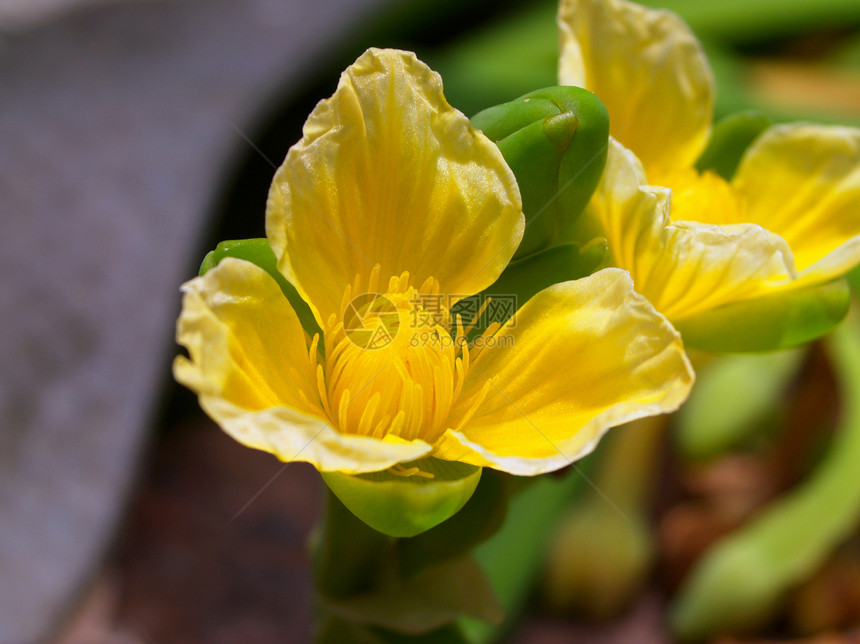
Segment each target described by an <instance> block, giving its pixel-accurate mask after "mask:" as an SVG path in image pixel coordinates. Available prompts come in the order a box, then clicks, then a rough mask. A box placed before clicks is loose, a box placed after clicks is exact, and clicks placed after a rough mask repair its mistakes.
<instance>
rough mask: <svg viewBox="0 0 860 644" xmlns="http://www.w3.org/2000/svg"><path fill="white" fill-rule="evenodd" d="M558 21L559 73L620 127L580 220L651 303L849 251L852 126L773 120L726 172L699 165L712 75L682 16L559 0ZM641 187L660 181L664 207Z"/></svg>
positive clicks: (857, 164)
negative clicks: (603, 240)
mask: <svg viewBox="0 0 860 644" xmlns="http://www.w3.org/2000/svg"><path fill="white" fill-rule="evenodd" d="M559 26H560V29H561V63H560V81H561V83H562V84H566V85H578V86H582V87H585V88H587V89H589V90H591V91H593V92H594V93H595V94H596V95H597V96H598V98H600V99H601V100H602V101H603V102H604V104H605V105H606V107H607V109H608V111H609V118H610V126H611V129H612V132H613V133H614V136H615V138H616V139H617V142H615V143H613V144H612V145H611V146H610V150H609V157H610V161H609V164H608V166H607V171H606V173H605V174H604V177H603V182H604V185H603V186H602V187H601V188H600V189H599V190H598V196H597V198H596V199H595V200H594V202H593V203H592V206H591V208H590V212H589V216H590V217H591V218H592V219H591V224H592V225H596V227H597V229H598V230H600V231H602V232H601V234H604V235H605V236H606V237H607V238H608V239H609V241H610V252H611V253H612V255H613V262H612V263H613V264H614V265H616V266H620V267H621V268H625V269H627V270H629V271H630V273H631V275H632V276H633V280H634V282H635V284H636V290H637V291H638V292H639V293H642V294H643V295H645V296H646V297H647V298H648V299H649V300H650V301H651V302H652V303H653V304H654V305H655V307H656V308H657V310H659V311H660V312H661V313H663V314H665V315H666V316H667V317H668V318H669V319H670V320H672V321H673V322H680V321H683V320H686V319H689V318H693V317H695V316H698V315H701V314H702V313H703V312H707V311H710V310H713V309H715V308H716V307H719V306H722V305H725V304H730V303H734V302H740V301H747V300H751V299H754V298H758V297H761V296H765V295H769V294H774V293H781V292H785V291H786V290H787V289H794V288H797V287H799V286H809V285H815V284H822V283H825V282H828V281H830V280H833V279H835V278H837V277H839V276H841V275H843V274H844V273H846V272H847V271H848V270H849V269H851V268H852V267H853V266H854V265H855V264H857V263H858V261H860V130H857V129H855V128H848V127H833V126H831V127H828V126H821V125H812V124H805V123H797V124H790V125H779V126H775V127H772V128H770V129H768V130H767V131H765V133H764V134H762V135H761V136H760V137H758V139H756V140H755V142H754V143H753V144H752V146H751V147H750V148H749V149H748V150H747V151H746V153H745V155H744V157H743V159H742V161H741V163H740V165H739V167H738V169H737V171H736V173H735V175H734V177H733V178H732V180H731V181H730V182H727V181H725V180H724V179H722V178H721V177H719V176H718V175H716V174H715V173H712V172H710V171H706V172H704V173H701V174H700V173H698V172H697V171H696V170H695V169H694V168H693V164H694V163H695V161H696V159H697V158H698V157H699V155H700V154H701V153H702V151H703V149H704V147H705V145H706V144H707V142H708V139H709V136H710V128H711V120H712V116H713V103H714V81H713V77H712V75H711V71H710V68H709V66H708V61H707V59H706V58H705V55H704V53H703V51H702V48H701V46H700V44H699V42H698V41H697V40H696V38H695V36H694V35H693V34H692V32H691V31H690V29H689V28H688V27H687V25H686V24H684V23H683V21H682V20H681V19H680V18H679V17H678V16H676V15H675V14H673V13H670V12H668V11H664V10H655V9H649V8H645V7H642V6H639V5H636V4H633V3H630V2H626V1H625V0H562V2H561V8H560V12H559ZM619 143H621V144H623V146H622V145H619ZM625 147H626V148H628V149H629V150H630V151H632V152H633V153H634V154H635V157H634V156H633V155H631V154H630V153H629V152H627V150H625ZM637 157H638V159H639V160H641V165H640V163H639V161H637ZM646 177H647V179H646ZM619 184H625V185H627V191H626V192H624V193H623V194H624V196H623V198H621V197H620V195H621V194H622V192H619V191H618V190H617V186H618V185H619ZM652 186H666V187H668V188H670V189H671V217H670V216H669V206H668V202H669V199H670V194H669V193H668V192H667V191H666V190H664V189H662V188H655V187H652Z"/></svg>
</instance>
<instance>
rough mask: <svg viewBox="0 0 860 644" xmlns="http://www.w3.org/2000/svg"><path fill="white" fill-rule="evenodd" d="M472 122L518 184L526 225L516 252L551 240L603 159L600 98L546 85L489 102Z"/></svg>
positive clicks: (580, 202) (588, 189)
mask: <svg viewBox="0 0 860 644" xmlns="http://www.w3.org/2000/svg"><path fill="white" fill-rule="evenodd" d="M472 124H473V125H474V126H475V127H477V128H479V129H481V130H483V132H484V134H486V135H487V136H488V137H489V138H490V139H492V140H493V141H495V142H496V144H497V145H498V146H499V150H501V152H502V155H503V156H504V157H505V161H506V162H507V163H508V165H509V166H510V168H511V170H513V172H514V175H515V176H516V178H517V184H518V185H519V187H520V193H521V194H522V198H523V212H524V213H525V216H526V230H525V234H524V235H523V239H522V242H521V243H520V246H519V248H518V249H517V253H516V255H515V257H524V256H526V255H529V254H531V253H534V252H535V251H538V250H540V249H543V248H546V247H548V246H550V245H551V244H552V243H553V241H554V240H555V239H556V238H557V236H558V234H559V231H560V230H561V229H562V228H565V227H567V226H568V225H569V220H571V219H573V218H575V217H577V216H578V215H579V214H580V213H581V212H582V210H583V209H584V208H585V205H586V204H587V203H588V200H589V199H590V198H591V195H592V194H593V193H594V190H595V189H596V188H597V183H598V181H599V180H600V176H601V174H602V173H603V168H604V166H605V165H606V154H607V143H608V140H609V115H608V114H607V112H606V108H605V107H604V105H603V103H601V102H600V100H599V99H598V98H597V97H596V96H595V95H594V94H592V93H591V92H589V91H588V90H585V89H583V88H581V87H548V88H545V89H541V90H538V91H535V92H530V93H529V94H526V95H525V96H521V97H520V98H518V99H516V100H514V101H511V102H509V103H503V104H502V105H496V106H494V107H491V108H488V109H486V110H484V111H482V112H480V113H478V114H476V115H475V116H474V117H472Z"/></svg>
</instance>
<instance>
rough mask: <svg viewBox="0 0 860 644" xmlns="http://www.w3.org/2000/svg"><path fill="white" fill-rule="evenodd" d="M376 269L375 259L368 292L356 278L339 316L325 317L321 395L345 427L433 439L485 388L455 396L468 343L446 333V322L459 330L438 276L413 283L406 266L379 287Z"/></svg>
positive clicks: (464, 415)
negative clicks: (467, 397)
mask: <svg viewBox="0 0 860 644" xmlns="http://www.w3.org/2000/svg"><path fill="white" fill-rule="evenodd" d="M379 273H380V271H379V267H378V266H377V267H376V268H374V270H373V272H372V273H371V276H370V280H369V284H368V288H367V289H366V291H362V289H361V288H360V280H359V279H358V278H356V280H355V282H354V283H353V284H352V285H350V286H348V287H347V289H346V291H345V293H344V297H343V304H342V307H341V309H342V314H341V318H340V319H336V318H335V316H332V319H330V320H329V321H328V323H327V324H326V330H325V344H326V358H325V367H324V369H321V370H320V374H318V375H320V381H319V382H318V389H319V394H320V400H321V402H322V406H323V408H324V411H325V414H326V415H327V416H328V418H329V420H330V421H331V422H332V425H333V426H334V427H336V428H337V429H338V430H339V431H341V432H343V433H349V434H360V435H364V436H371V437H374V438H378V439H382V438H385V437H386V436H397V437H400V438H402V439H404V440H413V439H422V440H424V441H426V442H428V443H432V442H434V441H435V440H436V439H437V438H439V436H441V435H442V434H443V433H444V432H445V430H446V429H448V428H449V427H451V428H459V427H460V426H461V425H462V424H464V423H465V422H466V421H467V420H468V418H470V417H471V415H472V413H474V410H475V408H476V407H477V405H478V404H479V403H480V401H481V400H483V397H484V396H485V395H486V391H485V390H484V391H482V392H481V393H480V395H473V396H471V397H470V398H471V400H460V398H461V392H462V389H463V383H464V380H465V377H466V374H467V373H468V370H469V365H470V355H469V348H468V347H467V346H465V344H464V343H459V342H456V341H455V340H454V339H452V337H451V329H452V325H457V328H458V333H457V334H456V336H457V337H462V335H463V333H462V328H461V325H460V324H459V321H453V320H452V317H451V314H450V312H449V309H448V306H449V302H447V301H445V297H444V295H442V294H441V293H440V292H439V284H438V282H437V281H436V280H434V279H428V280H426V281H425V282H424V284H422V285H421V286H420V287H418V288H415V287H414V286H412V285H411V284H410V279H409V275H408V274H406V273H404V274H403V275H401V276H400V277H394V278H391V280H390V281H389V284H388V288H387V289H385V290H384V292H383V293H379V292H377V288H378V282H379ZM458 403H459V404H458Z"/></svg>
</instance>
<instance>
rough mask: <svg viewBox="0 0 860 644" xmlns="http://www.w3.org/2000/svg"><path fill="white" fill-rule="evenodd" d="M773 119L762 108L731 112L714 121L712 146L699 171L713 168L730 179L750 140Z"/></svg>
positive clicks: (700, 163) (724, 177) (704, 155)
mask: <svg viewBox="0 0 860 644" xmlns="http://www.w3.org/2000/svg"><path fill="white" fill-rule="evenodd" d="M771 125H773V121H772V120H771V119H770V118H768V117H767V116H765V115H764V114H762V113H761V112H759V111H758V110H744V111H742V112H735V113H734V114H729V115H728V116H726V117H725V118H723V119H720V121H719V122H717V124H716V125H714V130H713V133H712V134H711V139H710V141H709V142H708V147H707V148H705V151H704V152H702V156H700V157H699V160H698V161H697V162H696V169H697V170H698V171H699V172H703V171H705V170H713V171H714V172H716V173H717V174H718V175H720V176H721V177H722V178H723V179H725V180H726V181H730V180H731V178H732V177H733V176H734V174H735V170H737V167H738V164H739V163H740V162H741V158H742V157H743V155H744V152H746V149H747V148H748V147H749V146H750V144H751V143H752V142H753V141H754V140H755V139H756V138H757V137H758V136H759V135H760V134H761V133H762V132H764V131H765V130H766V129H767V128H769V127H770V126H771Z"/></svg>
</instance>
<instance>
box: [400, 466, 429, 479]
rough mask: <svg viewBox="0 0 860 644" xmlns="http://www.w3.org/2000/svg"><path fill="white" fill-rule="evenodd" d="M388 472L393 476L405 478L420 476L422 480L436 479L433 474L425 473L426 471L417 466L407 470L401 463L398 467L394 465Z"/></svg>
mask: <svg viewBox="0 0 860 644" xmlns="http://www.w3.org/2000/svg"><path fill="white" fill-rule="evenodd" d="M388 471H389V472H391V473H392V474H394V475H395V476H404V477H405V476H418V477H420V478H422V479H432V478H435V477H434V476H433V472H425V471H423V470H421V469H419V468H418V467H415V466H413V467H410V468H408V469H407V468H405V467H403V466H402V465H401V464H400V463H397V464H396V465H392V466H391V467H389V468H388Z"/></svg>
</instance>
